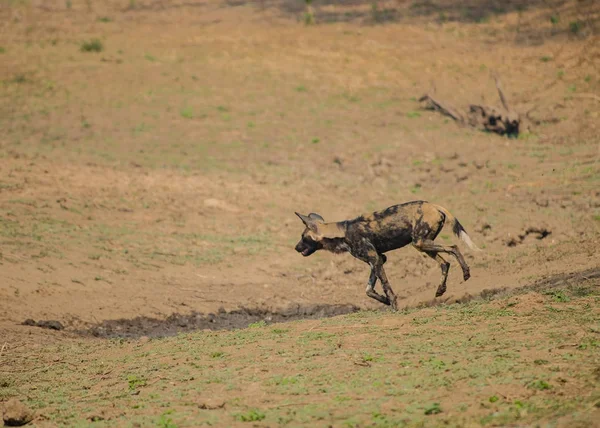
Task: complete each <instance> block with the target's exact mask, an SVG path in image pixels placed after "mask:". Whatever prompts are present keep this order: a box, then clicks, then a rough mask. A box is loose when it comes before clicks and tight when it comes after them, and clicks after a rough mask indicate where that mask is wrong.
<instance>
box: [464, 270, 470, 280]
mask: <svg viewBox="0 0 600 428" xmlns="http://www.w3.org/2000/svg"><path fill="white" fill-rule="evenodd" d="M463 278H464V279H465V281H467V280H468V279H469V278H471V272H470V271H468V270H467V271H465V272H463Z"/></svg>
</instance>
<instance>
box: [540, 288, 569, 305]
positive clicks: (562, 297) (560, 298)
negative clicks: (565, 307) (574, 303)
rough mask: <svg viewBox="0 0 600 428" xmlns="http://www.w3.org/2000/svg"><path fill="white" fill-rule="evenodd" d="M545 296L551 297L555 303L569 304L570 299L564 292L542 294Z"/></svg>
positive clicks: (551, 291)
mask: <svg viewBox="0 0 600 428" xmlns="http://www.w3.org/2000/svg"><path fill="white" fill-rule="evenodd" d="M544 294H545V295H547V296H551V297H552V300H554V301H555V302H561V303H562V302H570V301H571V298H570V297H569V296H568V295H567V293H566V292H565V291H564V290H549V291H546V292H544Z"/></svg>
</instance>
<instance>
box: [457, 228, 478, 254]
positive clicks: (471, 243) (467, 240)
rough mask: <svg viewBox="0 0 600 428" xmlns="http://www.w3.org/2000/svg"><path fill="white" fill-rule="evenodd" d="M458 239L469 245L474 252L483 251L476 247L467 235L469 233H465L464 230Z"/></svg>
mask: <svg viewBox="0 0 600 428" xmlns="http://www.w3.org/2000/svg"><path fill="white" fill-rule="evenodd" d="M458 237H459V238H460V239H461V240H462V241H463V242H464V243H465V244H467V246H468V247H469V248H470V249H471V250H473V251H481V248H479V247H478V246H477V245H475V243H474V242H473V241H471V237H470V236H469V235H467V232H465V231H464V230H461V231H460V233H459V234H458Z"/></svg>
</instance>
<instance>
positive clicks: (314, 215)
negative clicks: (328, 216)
mask: <svg viewBox="0 0 600 428" xmlns="http://www.w3.org/2000/svg"><path fill="white" fill-rule="evenodd" d="M308 218H310V219H312V220H314V221H317V222H319V223H325V219H324V218H323V217H321V216H320V215H319V214H317V213H310V214H309V215H308Z"/></svg>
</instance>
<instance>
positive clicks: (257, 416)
mask: <svg viewBox="0 0 600 428" xmlns="http://www.w3.org/2000/svg"><path fill="white" fill-rule="evenodd" d="M266 417H267V415H266V414H265V413H263V412H261V411H260V410H258V409H250V410H248V411H247V412H245V413H238V414H237V415H236V416H235V418H236V419H237V420H238V421H241V422H259V421H262V420H263V419H264V418H266Z"/></svg>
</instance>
